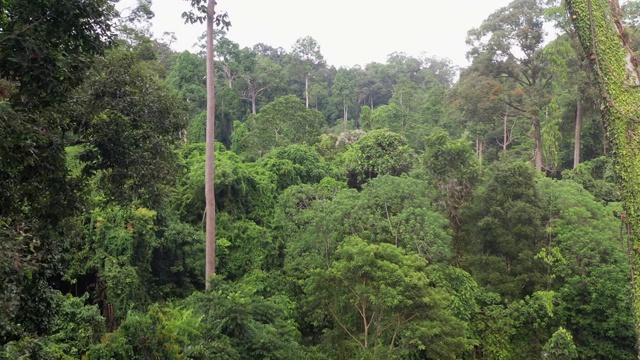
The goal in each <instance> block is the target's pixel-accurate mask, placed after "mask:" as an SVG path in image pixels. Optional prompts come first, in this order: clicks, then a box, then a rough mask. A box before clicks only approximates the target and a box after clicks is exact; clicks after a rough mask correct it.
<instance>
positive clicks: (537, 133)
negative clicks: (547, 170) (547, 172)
mask: <svg viewBox="0 0 640 360" xmlns="http://www.w3.org/2000/svg"><path fill="white" fill-rule="evenodd" d="M533 131H534V134H533V137H534V138H535V141H536V150H535V166H536V171H542V132H541V130H540V120H537V119H536V120H534V121H533Z"/></svg>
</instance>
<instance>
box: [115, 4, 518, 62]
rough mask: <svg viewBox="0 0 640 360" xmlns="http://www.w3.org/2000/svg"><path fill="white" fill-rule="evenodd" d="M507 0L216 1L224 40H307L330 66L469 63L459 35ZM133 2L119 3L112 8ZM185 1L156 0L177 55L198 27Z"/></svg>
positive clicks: (159, 25)
mask: <svg viewBox="0 0 640 360" xmlns="http://www.w3.org/2000/svg"><path fill="white" fill-rule="evenodd" d="M510 2H511V0H448V1H447V0H394V1H382V0H314V1H312V0H218V1H217V9H218V10H219V11H226V12H227V13H228V14H229V19H230V21H231V23H232V26H231V28H230V30H229V33H228V36H227V37H228V38H229V39H231V40H233V41H235V42H237V43H239V44H240V46H241V47H245V46H249V47H250V46H253V45H254V44H256V43H259V42H262V43H265V44H268V45H271V46H273V47H278V46H281V47H283V48H284V49H286V50H287V51H290V50H291V47H292V45H293V43H294V42H295V41H296V39H298V38H301V37H304V36H307V35H309V36H311V37H313V38H315V39H316V40H317V41H318V43H319V44H320V47H321V51H322V54H323V55H324V57H325V60H326V61H327V64H329V65H335V66H336V67H340V66H349V67H350V66H353V65H356V64H359V65H365V64H367V63H370V62H373V61H376V62H385V61H386V57H387V55H388V54H390V53H392V52H395V51H397V52H405V53H407V54H409V55H414V56H418V55H420V54H422V53H424V54H427V55H430V56H437V57H442V58H449V59H451V60H452V61H453V62H454V63H455V64H457V65H460V66H466V65H468V63H467V61H466V59H465V53H466V52H467V51H468V48H467V46H466V44H465V37H466V33H467V31H468V30H470V29H471V28H473V27H478V26H479V25H480V24H481V23H482V21H483V20H484V19H486V18H487V17H488V16H489V15H490V14H491V13H492V12H494V11H495V10H497V9H498V8H500V7H503V6H506V5H507V4H509V3H510ZM131 3H135V0H122V1H121V3H120V4H119V6H118V8H122V7H125V6H126V5H127V4H131ZM189 3H190V2H188V1H185V0H154V3H153V7H152V9H153V11H154V12H155V14H156V17H155V19H154V27H153V32H154V35H155V36H156V37H161V36H162V33H163V32H165V31H171V32H175V34H176V36H177V38H178V41H177V42H176V43H175V44H174V45H173V48H174V49H175V50H179V51H181V50H191V49H192V48H191V47H192V45H193V44H194V43H196V42H197V39H198V37H199V35H200V34H202V33H203V32H204V30H205V26H204V25H203V24H202V25H201V24H194V25H185V24H183V20H182V18H181V16H180V15H181V14H182V12H183V11H185V10H188V9H189Z"/></svg>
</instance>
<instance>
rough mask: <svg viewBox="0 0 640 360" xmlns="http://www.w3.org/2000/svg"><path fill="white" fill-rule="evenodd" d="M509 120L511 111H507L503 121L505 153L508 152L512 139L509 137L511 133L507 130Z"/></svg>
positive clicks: (503, 146) (503, 149)
mask: <svg viewBox="0 0 640 360" xmlns="http://www.w3.org/2000/svg"><path fill="white" fill-rule="evenodd" d="M507 110H508V108H507ZM507 120H509V111H505V113H504V119H503V121H502V130H503V132H504V133H503V134H502V151H504V152H505V153H506V152H507V146H509V143H510V142H511V140H510V139H509V138H510V136H509V133H508V132H507Z"/></svg>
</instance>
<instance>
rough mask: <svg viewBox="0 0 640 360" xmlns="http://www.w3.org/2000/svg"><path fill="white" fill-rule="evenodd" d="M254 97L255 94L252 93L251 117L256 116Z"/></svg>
mask: <svg viewBox="0 0 640 360" xmlns="http://www.w3.org/2000/svg"><path fill="white" fill-rule="evenodd" d="M256 97H257V95H256V94H255V93H253V94H252V95H251V113H252V114H253V115H256V114H257V113H258V112H257V111H256Z"/></svg>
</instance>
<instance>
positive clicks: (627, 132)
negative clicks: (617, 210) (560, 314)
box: [565, 0, 640, 351]
mask: <svg viewBox="0 0 640 360" xmlns="http://www.w3.org/2000/svg"><path fill="white" fill-rule="evenodd" d="M565 5H566V7H567V11H568V12H569V15H570V16H571V19H572V22H573V25H574V26H575V28H576V32H577V33H578V37H579V39H580V43H581V44H582V48H583V49H584V51H585V54H587V56H588V57H589V62H590V66H591V68H592V70H593V72H594V75H595V78H596V80H597V82H598V84H599V85H600V93H601V95H602V98H603V101H604V107H603V115H604V116H603V117H604V124H605V128H606V130H607V131H606V136H607V138H608V140H609V144H610V150H611V151H610V152H611V155H612V157H613V161H614V167H615V170H616V172H617V173H618V179H619V180H618V181H619V182H620V190H621V198H622V199H624V206H623V207H624V211H625V213H626V215H627V216H626V218H625V220H624V221H625V222H627V224H626V226H627V229H629V241H630V242H631V244H632V246H631V248H632V249H633V250H632V251H631V253H630V254H629V257H630V262H631V269H632V276H631V284H632V288H633V301H634V307H633V313H634V318H635V331H636V351H638V350H640V289H639V287H638V286H637V284H636V281H635V280H636V279H638V275H639V274H640V256H639V255H640V252H639V250H638V249H639V247H638V246H639V245H640V236H639V233H638V229H640V107H638V104H640V74H638V70H637V67H636V64H637V63H638V62H637V59H636V58H635V55H634V53H633V50H632V49H631V47H630V46H629V43H628V40H627V39H628V36H627V34H625V30H624V28H623V25H622V20H621V17H622V11H621V9H620V4H619V3H618V1H617V0H567V1H566V3H565Z"/></svg>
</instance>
